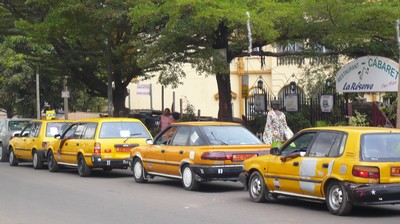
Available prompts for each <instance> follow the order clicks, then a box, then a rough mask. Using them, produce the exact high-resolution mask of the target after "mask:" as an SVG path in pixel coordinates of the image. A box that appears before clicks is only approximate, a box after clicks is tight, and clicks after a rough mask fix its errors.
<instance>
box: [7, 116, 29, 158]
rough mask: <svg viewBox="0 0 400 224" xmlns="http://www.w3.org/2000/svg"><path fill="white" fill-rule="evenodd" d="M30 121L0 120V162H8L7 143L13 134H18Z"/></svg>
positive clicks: (22, 119) (20, 119)
mask: <svg viewBox="0 0 400 224" xmlns="http://www.w3.org/2000/svg"><path fill="white" fill-rule="evenodd" d="M30 120H32V119H29V118H7V119H0V161H1V162H7V161H8V155H9V152H8V142H9V141H10V139H11V138H12V137H13V136H14V133H15V132H20V131H22V129H23V128H24V127H25V126H26V125H27V124H28V122H29V121H30Z"/></svg>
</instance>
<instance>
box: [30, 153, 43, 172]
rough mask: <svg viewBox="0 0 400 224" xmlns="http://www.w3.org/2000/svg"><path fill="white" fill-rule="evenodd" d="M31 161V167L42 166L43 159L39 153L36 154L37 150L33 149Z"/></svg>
mask: <svg viewBox="0 0 400 224" xmlns="http://www.w3.org/2000/svg"><path fill="white" fill-rule="evenodd" d="M32 163H33V168H34V169H35V170H38V169H42V168H43V161H42V160H41V159H40V157H39V155H38V154H37V151H36V150H35V151H33V155H32Z"/></svg>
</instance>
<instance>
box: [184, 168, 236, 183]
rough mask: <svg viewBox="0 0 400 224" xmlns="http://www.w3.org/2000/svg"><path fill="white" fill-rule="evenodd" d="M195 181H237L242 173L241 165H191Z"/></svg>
mask: <svg viewBox="0 0 400 224" xmlns="http://www.w3.org/2000/svg"><path fill="white" fill-rule="evenodd" d="M191 168H192V169H193V172H194V173H195V175H196V179H197V181H212V180H226V181H237V180H238V178H239V174H240V173H241V172H242V171H243V166H242V165H218V166H208V165H192V166H191Z"/></svg>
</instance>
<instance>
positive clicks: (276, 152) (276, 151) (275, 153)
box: [269, 148, 279, 156]
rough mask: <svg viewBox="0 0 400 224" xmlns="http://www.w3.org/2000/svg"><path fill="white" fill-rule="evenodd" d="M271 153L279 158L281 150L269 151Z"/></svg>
mask: <svg viewBox="0 0 400 224" xmlns="http://www.w3.org/2000/svg"><path fill="white" fill-rule="evenodd" d="M269 153H270V154H271V155H275V156H277V155H279V149H278V148H272V149H271V150H270V151H269Z"/></svg>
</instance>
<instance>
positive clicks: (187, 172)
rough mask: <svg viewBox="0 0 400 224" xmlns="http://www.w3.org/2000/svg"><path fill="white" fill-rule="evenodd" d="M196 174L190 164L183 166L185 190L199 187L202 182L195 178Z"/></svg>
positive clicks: (193, 189)
mask: <svg viewBox="0 0 400 224" xmlns="http://www.w3.org/2000/svg"><path fill="white" fill-rule="evenodd" d="M194 175H195V174H194V172H193V170H192V168H190V167H189V166H188V165H185V166H184V167H183V168H182V183H183V187H184V188H185V190H188V191H195V190H197V189H199V187H200V183H199V182H197V181H196V180H195V177H194Z"/></svg>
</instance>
